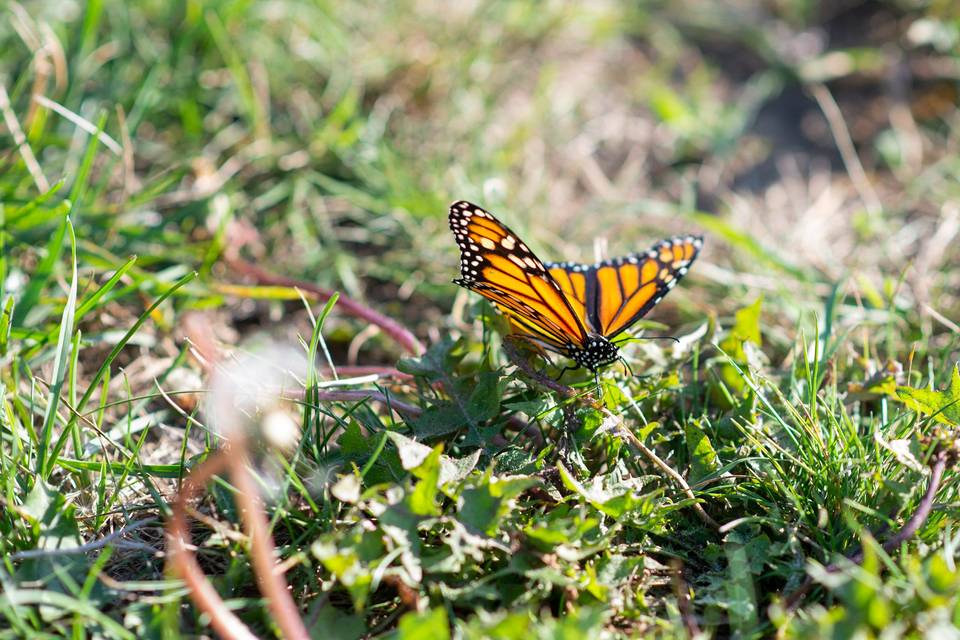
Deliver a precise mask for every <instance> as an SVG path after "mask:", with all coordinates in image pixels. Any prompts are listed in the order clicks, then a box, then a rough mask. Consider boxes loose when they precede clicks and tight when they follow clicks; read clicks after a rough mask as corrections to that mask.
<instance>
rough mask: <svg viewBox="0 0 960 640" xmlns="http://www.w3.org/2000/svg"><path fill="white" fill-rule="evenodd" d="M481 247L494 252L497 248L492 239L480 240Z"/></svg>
mask: <svg viewBox="0 0 960 640" xmlns="http://www.w3.org/2000/svg"><path fill="white" fill-rule="evenodd" d="M480 245H481V246H482V247H483V248H484V249H486V250H488V251H493V250H494V249H496V248H497V245H496V243H495V242H494V241H493V240H491V239H490V238H480Z"/></svg>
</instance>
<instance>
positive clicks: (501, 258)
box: [450, 200, 587, 353]
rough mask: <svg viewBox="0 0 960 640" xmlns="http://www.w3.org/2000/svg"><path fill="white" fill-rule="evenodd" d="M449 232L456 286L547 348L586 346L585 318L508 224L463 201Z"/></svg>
mask: <svg viewBox="0 0 960 640" xmlns="http://www.w3.org/2000/svg"><path fill="white" fill-rule="evenodd" d="M450 230H451V231H453V235H454V237H455V238H456V241H457V245H458V246H459V247H460V278H458V279H456V280H454V282H455V283H456V284H459V285H460V286H462V287H466V288H467V289H471V290H473V291H476V292H477V293H479V294H480V295H482V296H484V297H485V298H487V299H489V300H491V301H492V302H493V303H494V304H496V305H497V307H498V308H499V309H500V310H501V311H502V312H503V313H504V314H505V315H507V317H509V318H510V320H511V321H512V322H513V324H514V326H515V327H516V328H517V329H519V330H520V331H521V332H522V333H524V334H526V335H528V336H529V337H531V338H533V339H534V340H536V341H538V342H539V343H540V344H542V345H543V346H545V347H547V348H549V349H553V350H554V351H558V352H560V353H567V352H569V350H570V349H571V348H572V347H573V348H576V347H579V346H582V345H583V344H584V342H585V341H586V338H587V330H586V326H585V323H584V321H583V317H584V316H583V315H582V314H579V315H578V313H577V312H576V311H575V310H574V308H573V306H571V301H570V300H568V299H567V296H566V295H565V294H564V293H563V290H562V289H561V287H560V285H559V284H557V282H556V281H555V280H554V279H553V277H552V276H551V275H550V273H549V272H548V271H547V269H546V267H545V266H544V264H543V262H541V261H540V259H539V258H537V256H535V255H534V254H533V252H532V251H530V249H529V248H528V247H527V245H525V244H524V243H523V242H522V241H521V240H520V239H519V238H518V237H517V236H516V234H515V233H513V232H512V231H511V230H510V229H509V228H508V227H507V226H506V225H504V224H503V223H502V222H500V221H499V220H497V219H496V218H495V217H493V215H492V214H490V213H489V212H488V211H485V210H484V209H482V208H481V207H478V206H477V205H475V204H471V203H469V202H465V201H462V200H461V201H458V202H454V203H453V204H452V205H450Z"/></svg>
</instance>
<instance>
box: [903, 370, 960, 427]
mask: <svg viewBox="0 0 960 640" xmlns="http://www.w3.org/2000/svg"><path fill="white" fill-rule="evenodd" d="M897 395H898V396H899V397H900V400H902V401H903V403H904V404H905V405H907V406H908V407H910V408H911V409H913V410H914V411H916V412H918V413H924V414H927V415H929V416H930V417H932V418H933V419H934V420H936V421H937V422H942V423H944V424H950V425H960V365H957V366H955V367H954V368H953V375H952V376H951V378H950V388H949V389H948V390H947V391H931V390H929V389H915V388H913V387H897Z"/></svg>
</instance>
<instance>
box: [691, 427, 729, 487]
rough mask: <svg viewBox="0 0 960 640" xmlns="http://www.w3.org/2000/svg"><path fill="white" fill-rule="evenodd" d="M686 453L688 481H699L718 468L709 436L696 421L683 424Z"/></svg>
mask: <svg viewBox="0 0 960 640" xmlns="http://www.w3.org/2000/svg"><path fill="white" fill-rule="evenodd" d="M683 429H684V432H685V433H686V436H687V437H686V441H687V455H689V456H690V481H691V482H694V483H695V482H699V481H700V480H703V479H704V478H706V477H707V476H709V475H712V474H713V473H714V472H715V471H716V470H717V469H719V468H720V462H719V459H718V458H717V452H716V451H715V450H714V448H713V445H712V444H711V443H710V438H708V437H707V434H706V432H705V431H704V430H703V429H702V428H701V427H700V425H699V424H698V423H697V422H692V423H688V424H686V425H684V428H683Z"/></svg>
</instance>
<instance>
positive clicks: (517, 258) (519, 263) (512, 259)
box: [507, 253, 527, 269]
mask: <svg viewBox="0 0 960 640" xmlns="http://www.w3.org/2000/svg"><path fill="white" fill-rule="evenodd" d="M507 257H508V258H510V262H512V263H513V264H515V265H517V266H518V267H520V268H521V269H523V268H524V267H526V266H527V265H526V263H525V262H524V261H523V258H521V257H520V256H518V255H517V254H515V253H511V254H510V255H509V256H507Z"/></svg>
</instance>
